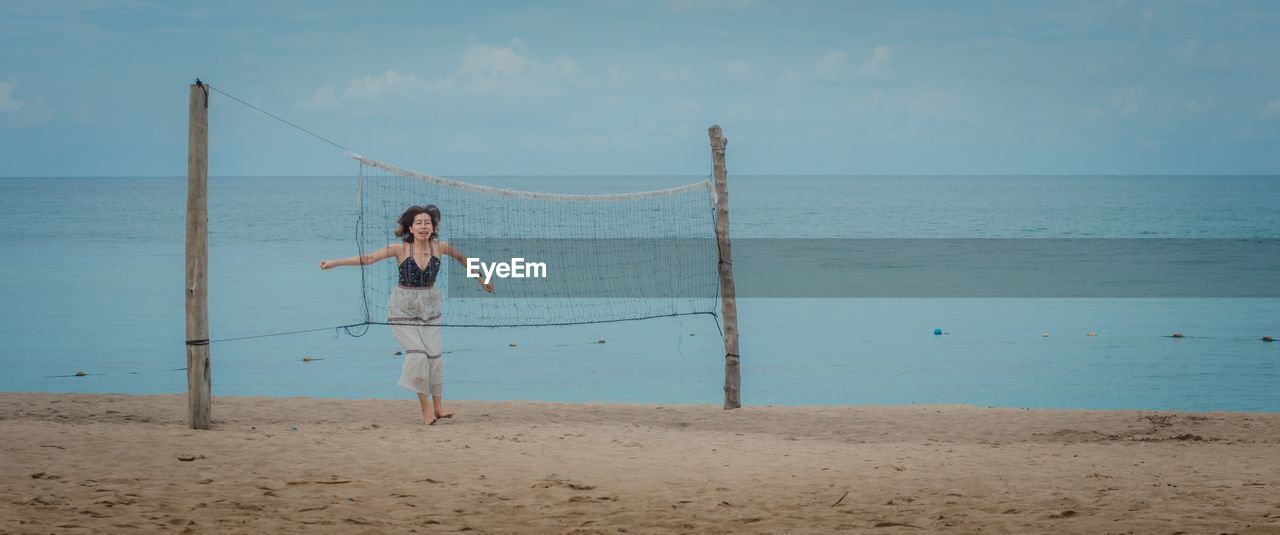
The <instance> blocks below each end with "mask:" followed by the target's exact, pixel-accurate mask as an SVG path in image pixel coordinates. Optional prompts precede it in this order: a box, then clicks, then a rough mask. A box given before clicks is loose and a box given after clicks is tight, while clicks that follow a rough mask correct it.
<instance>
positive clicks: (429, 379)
mask: <svg viewBox="0 0 1280 535" xmlns="http://www.w3.org/2000/svg"><path fill="white" fill-rule="evenodd" d="M443 313H444V301H443V299H441V297H440V289H439V288H436V287H434V286H433V287H431V288H405V287H402V286H396V288H395V290H392V292H391V299H390V301H389V302H388V303H387V323H389V324H391V333H392V334H393V335H395V337H396V341H398V342H400V346H401V347H403V348H404V366H403V367H402V368H401V370H400V386H403V387H405V388H408V389H409V390H413V391H414V392H418V393H420V394H430V395H433V396H439V395H441V391H442V387H443V385H444V359H443V358H441V355H442V351H441V350H440V318H441V317H442V315H443Z"/></svg>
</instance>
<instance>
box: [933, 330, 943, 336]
mask: <svg viewBox="0 0 1280 535" xmlns="http://www.w3.org/2000/svg"><path fill="white" fill-rule="evenodd" d="M933 335H934V336H942V329H934V330H933Z"/></svg>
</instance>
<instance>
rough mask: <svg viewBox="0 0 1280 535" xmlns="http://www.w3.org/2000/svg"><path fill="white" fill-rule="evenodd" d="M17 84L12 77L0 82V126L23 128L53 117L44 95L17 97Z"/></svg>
mask: <svg viewBox="0 0 1280 535" xmlns="http://www.w3.org/2000/svg"><path fill="white" fill-rule="evenodd" d="M18 86H19V84H18V82H17V81H15V80H13V79H9V80H8V81H5V82H0V126H6V127H18V128H23V127H28V126H34V125H38V124H41V123H45V122H48V121H50V120H52V119H53V117H54V113H53V110H50V109H49V106H48V105H46V104H45V101H44V97H41V96H38V95H37V96H29V95H26V96H23V97H22V98H18V96H17V95H16V93H17V92H18Z"/></svg>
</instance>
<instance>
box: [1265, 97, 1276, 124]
mask: <svg viewBox="0 0 1280 535" xmlns="http://www.w3.org/2000/svg"><path fill="white" fill-rule="evenodd" d="M1262 118H1263V119H1266V120H1268V121H1275V120H1280V98H1277V99H1275V100H1273V101H1271V102H1268V103H1267V105H1266V107H1264V108H1262Z"/></svg>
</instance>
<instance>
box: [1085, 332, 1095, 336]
mask: <svg viewBox="0 0 1280 535" xmlns="http://www.w3.org/2000/svg"><path fill="white" fill-rule="evenodd" d="M1085 336H1098V333H1093V332H1091V333H1089V334H1086V335H1085Z"/></svg>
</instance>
